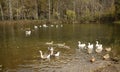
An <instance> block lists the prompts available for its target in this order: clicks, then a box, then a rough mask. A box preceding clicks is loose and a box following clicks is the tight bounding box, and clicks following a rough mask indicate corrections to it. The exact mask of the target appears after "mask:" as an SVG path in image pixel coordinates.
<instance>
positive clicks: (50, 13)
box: [48, 0, 51, 21]
mask: <svg viewBox="0 0 120 72" xmlns="http://www.w3.org/2000/svg"><path fill="white" fill-rule="evenodd" d="M48 4H49V21H50V19H51V11H50V10H51V5H50V4H51V3H50V0H48Z"/></svg>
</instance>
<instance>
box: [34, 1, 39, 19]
mask: <svg viewBox="0 0 120 72" xmlns="http://www.w3.org/2000/svg"><path fill="white" fill-rule="evenodd" d="M35 1H36V2H35V3H36V4H35V7H36V16H35V18H36V19H37V20H38V0H35Z"/></svg>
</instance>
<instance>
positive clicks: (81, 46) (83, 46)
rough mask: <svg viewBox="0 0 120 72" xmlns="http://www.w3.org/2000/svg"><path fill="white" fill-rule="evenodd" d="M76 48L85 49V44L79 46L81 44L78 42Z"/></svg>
mask: <svg viewBox="0 0 120 72" xmlns="http://www.w3.org/2000/svg"><path fill="white" fill-rule="evenodd" d="M78 47H79V48H82V49H83V48H85V47H86V44H81V42H80V41H78Z"/></svg>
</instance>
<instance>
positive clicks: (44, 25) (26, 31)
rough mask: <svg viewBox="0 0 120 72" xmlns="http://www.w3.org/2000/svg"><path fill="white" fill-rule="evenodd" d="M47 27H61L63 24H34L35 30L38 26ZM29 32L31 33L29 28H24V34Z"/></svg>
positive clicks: (27, 34)
mask: <svg viewBox="0 0 120 72" xmlns="http://www.w3.org/2000/svg"><path fill="white" fill-rule="evenodd" d="M48 27H51V28H53V27H55V28H58V27H63V24H59V25H58V24H51V25H47V24H43V25H39V26H38V25H34V29H35V30H36V29H38V28H48ZM31 33H32V30H30V29H27V30H25V35H26V36H30V35H31Z"/></svg>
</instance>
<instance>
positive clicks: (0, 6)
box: [0, 4, 4, 20]
mask: <svg viewBox="0 0 120 72" xmlns="http://www.w3.org/2000/svg"><path fill="white" fill-rule="evenodd" d="M0 10H1V16H2V20H4V14H3V8H2V5H1V4H0Z"/></svg>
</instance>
